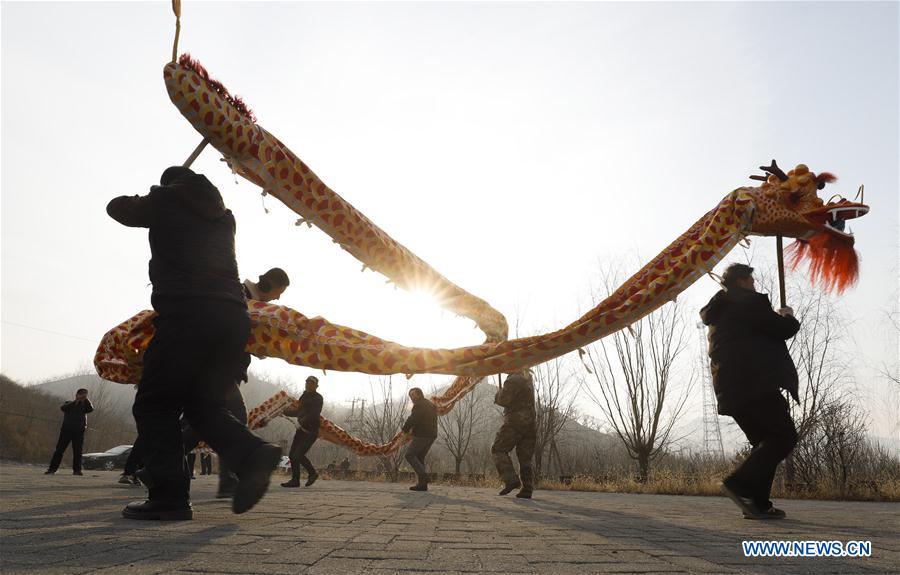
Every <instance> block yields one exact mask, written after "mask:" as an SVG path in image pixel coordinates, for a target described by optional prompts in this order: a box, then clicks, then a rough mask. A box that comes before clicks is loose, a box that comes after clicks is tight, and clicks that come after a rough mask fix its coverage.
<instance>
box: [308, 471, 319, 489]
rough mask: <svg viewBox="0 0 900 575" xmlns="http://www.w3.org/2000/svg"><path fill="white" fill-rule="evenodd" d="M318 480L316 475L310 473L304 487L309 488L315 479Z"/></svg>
mask: <svg viewBox="0 0 900 575" xmlns="http://www.w3.org/2000/svg"><path fill="white" fill-rule="evenodd" d="M318 478H319V474H318V473H310V474H309V477H307V478H306V486H307V487H309V486H310V485H312V484H313V483H315V482H316V479H318Z"/></svg>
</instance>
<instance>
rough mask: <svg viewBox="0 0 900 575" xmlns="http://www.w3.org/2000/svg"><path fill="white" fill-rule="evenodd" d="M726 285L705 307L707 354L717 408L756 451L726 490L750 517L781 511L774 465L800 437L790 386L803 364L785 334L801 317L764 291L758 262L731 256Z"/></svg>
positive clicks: (769, 516) (795, 327)
mask: <svg viewBox="0 0 900 575" xmlns="http://www.w3.org/2000/svg"><path fill="white" fill-rule="evenodd" d="M722 283H723V286H724V288H725V289H723V290H721V291H719V292H718V293H716V295H714V296H713V298H712V299H711V300H710V301H709V303H708V304H706V306H705V307H704V308H703V309H702V310H700V317H701V318H702V320H703V323H704V324H705V325H707V326H709V332H708V337H709V358H710V368H711V371H712V378H713V388H714V390H715V393H716V402H717V404H718V411H719V414H721V415H729V416H731V417H732V418H734V421H735V422H736V423H737V424H738V426H740V428H741V430H742V431H743V432H744V434H745V435H746V436H747V440H748V441H749V442H750V444H751V445H752V446H753V449H752V451H751V453H750V456H749V457H748V458H747V459H746V461H744V463H743V464H741V465H740V466H739V467H738V468H737V469H736V470H735V471H734V473H732V474H731V475H729V476H728V477H727V478H726V479H725V480H724V481H723V482H722V486H723V489H724V491H725V493H726V494H727V495H728V496H729V497H730V498H731V499H732V500H733V501H734V502H735V503H736V504H737V505H738V507H740V508H741V510H742V511H743V512H744V517H746V518H748V519H780V518H783V517H784V516H785V513H784V512H783V511H781V510H780V509H776V508H775V507H773V505H772V502H771V501H769V495H770V494H771V490H772V481H773V480H774V478H775V469H776V468H777V467H778V464H779V463H780V462H781V461H782V460H783V459H784V458H786V457H787V456H788V455H789V454H790V452H791V450H792V449H793V448H794V446H795V445H796V444H797V431H796V429H795V428H794V422H793V420H792V419H791V413H790V406H789V405H788V402H787V400H786V399H785V398H784V396H783V395H782V394H781V390H786V391H787V392H788V393H790V395H791V397H793V398H794V400H795V401H797V399H798V397H797V369H796V368H795V367H794V362H793V360H792V359H791V356H790V354H789V353H788V349H787V344H786V343H785V340H787V339H790V338H792V337H794V335H795V334H796V333H797V331H798V330H799V329H800V322H799V321H797V319H796V318H794V312H793V310H792V309H791V308H789V307H785V308H781V309H779V310H778V312H777V313H776V312H775V311H773V310H772V305H771V303H770V302H769V298H768V296H767V295H766V294H761V293H758V292H757V291H756V289H755V284H754V280H753V268H751V267H749V266H746V265H744V264H732V265H731V266H729V267H728V269H727V270H725V274H724V275H723V282H722Z"/></svg>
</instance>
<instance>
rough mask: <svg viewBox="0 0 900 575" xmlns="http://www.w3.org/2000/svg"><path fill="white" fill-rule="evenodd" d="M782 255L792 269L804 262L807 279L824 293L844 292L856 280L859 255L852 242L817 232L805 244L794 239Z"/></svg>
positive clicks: (857, 277)
mask: <svg viewBox="0 0 900 575" xmlns="http://www.w3.org/2000/svg"><path fill="white" fill-rule="evenodd" d="M785 252H786V255H787V257H788V265H790V267H791V269H792V270H795V269H797V267H798V266H799V265H800V263H801V262H803V261H806V262H807V264H808V266H809V275H810V279H811V280H812V282H813V283H814V284H819V285H820V286H821V287H822V288H823V289H824V290H826V291H830V292H836V293H838V294H840V293H843V292H844V290H845V289H847V288H848V287H850V286H852V285H853V284H855V283H856V280H857V279H859V255H858V254H857V253H856V250H855V249H853V240H852V239H850V240H845V239H843V238H839V237H836V236H834V235H832V234H829V233H827V232H826V233H820V234H816V235H814V236H813V237H811V238H810V239H809V240H808V241H804V240H797V241H796V242H794V243H793V244H791V245H790V246H788V247H787V249H786V250H785Z"/></svg>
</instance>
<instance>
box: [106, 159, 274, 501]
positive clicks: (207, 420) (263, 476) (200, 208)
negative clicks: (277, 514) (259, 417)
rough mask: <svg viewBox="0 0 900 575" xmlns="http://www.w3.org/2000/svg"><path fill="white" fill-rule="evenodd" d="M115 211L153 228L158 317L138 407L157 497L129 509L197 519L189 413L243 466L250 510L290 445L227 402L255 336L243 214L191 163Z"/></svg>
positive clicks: (113, 205)
mask: <svg viewBox="0 0 900 575" xmlns="http://www.w3.org/2000/svg"><path fill="white" fill-rule="evenodd" d="M198 150H199V148H198ZM198 153H199V152H198ZM106 211H107V213H108V214H109V215H110V217H112V218H113V219H115V220H116V221H117V222H119V223H121V224H123V225H125V226H129V227H140V228H149V230H150V233H149V240H150V252H151V260H150V281H151V282H152V284H153V294H152V297H151V302H152V304H153V309H154V310H156V312H157V314H158V315H157V317H156V318H154V320H153V325H154V328H155V334H154V336H153V339H152V340H151V342H150V345H149V347H148V348H147V351H146V352H145V353H144V358H143V364H144V365H143V372H142V375H141V382H140V385H139V386H138V390H137V395H136V397H135V400H134V407H133V409H132V411H133V413H134V419H135V422H136V423H137V428H138V436H139V440H140V442H141V444H142V447H143V450H144V464H145V472H146V473H145V474H144V475H145V476H146V478H147V480H148V486H149V490H150V493H149V498H148V500H147V501H142V502H134V503H131V504H129V505H128V506H127V507H125V509H124V510H123V512H122V514H123V516H124V517H126V518H128V519H191V518H193V510H192V508H191V504H190V476H189V475H188V472H187V467H186V465H185V458H184V447H183V439H182V432H181V426H180V424H179V418H180V416H181V415H182V413H184V416H185V418H186V419H187V421H188V422H189V423H190V424H191V426H192V427H193V428H195V429H196V430H197V432H198V433H199V434H200V436H201V437H203V438H204V439H205V440H206V441H207V442H208V443H209V444H210V446H212V448H213V449H215V450H216V452H218V453H219V454H220V456H221V457H222V458H223V459H224V460H225V461H226V463H227V464H228V466H229V467H230V468H231V469H234V470H235V471H236V472H237V475H238V477H239V479H240V483H239V484H238V487H237V490H236V492H235V494H234V499H233V503H232V509H233V510H234V512H235V513H243V512H245V511H247V510H249V509H250V508H251V507H253V506H254V505H255V504H256V503H257V502H258V501H259V500H260V499H261V498H262V496H263V495H264V494H265V492H266V490H267V488H268V486H269V478H270V477H271V474H272V471H273V470H274V468H275V466H276V465H277V463H278V461H279V460H280V459H281V449H280V448H279V447H278V446H276V445H271V444H269V443H266V442H264V441H263V440H262V439H260V438H258V437H257V436H255V435H253V433H251V432H250V430H249V429H247V426H246V425H245V424H243V423H242V422H240V421H238V420H237V419H236V418H235V417H234V415H232V414H231V413H230V412H229V409H228V401H227V398H228V397H229V396H231V395H232V394H234V393H235V392H236V393H237V394H238V395H240V391H238V390H237V383H236V382H237V381H238V380H239V379H240V378H241V376H242V375H243V373H244V369H245V368H246V360H245V358H246V355H245V352H244V349H245V347H246V345H247V339H248V337H249V334H250V318H249V316H248V315H247V303H246V301H245V300H244V294H243V290H242V289H241V283H240V280H239V279H238V271H237V262H236V261H235V252H234V234H235V221H234V216H233V215H232V213H231V211H230V210H228V209H227V208H226V207H225V204H224V202H223V201H222V196H221V194H219V190H218V189H216V187H215V186H213V185H212V183H211V182H210V181H209V180H207V179H206V178H205V177H204V176H202V175H200V174H195V173H194V172H193V171H191V170H190V169H188V168H187V167H183V166H175V167H171V168H168V169H167V170H165V171H164V172H163V174H162V176H161V177H160V185H159V186H153V187H152V188H151V189H150V193H149V194H147V195H146V196H121V197H118V198H115V199H113V200H112V201H110V202H109V205H107V207H106ZM142 479H143V478H142Z"/></svg>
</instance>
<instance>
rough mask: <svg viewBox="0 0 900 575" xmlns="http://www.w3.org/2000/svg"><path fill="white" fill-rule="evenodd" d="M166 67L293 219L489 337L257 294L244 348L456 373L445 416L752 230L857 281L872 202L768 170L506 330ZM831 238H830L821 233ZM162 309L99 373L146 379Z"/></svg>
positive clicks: (207, 127)
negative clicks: (532, 322)
mask: <svg viewBox="0 0 900 575" xmlns="http://www.w3.org/2000/svg"><path fill="white" fill-rule="evenodd" d="M163 76H164V79H165V82H166V87H167V89H168V91H169V95H170V98H171V100H172V102H173V103H174V104H175V105H176V106H177V107H178V109H179V110H180V111H181V112H182V114H183V115H184V116H185V117H186V118H187V119H188V121H190V122H191V124H192V125H193V126H194V127H195V128H196V129H197V131H198V132H200V133H201V134H202V135H203V136H204V138H206V139H207V140H209V142H210V143H211V144H212V145H213V146H214V147H215V148H216V149H217V150H219V151H220V152H221V153H222V155H223V156H224V157H225V159H226V161H227V162H228V163H229V165H230V166H231V167H232V169H234V170H235V171H236V172H237V173H239V174H240V175H241V176H243V177H244V178H246V179H248V180H250V181H251V182H253V183H255V184H257V185H259V186H260V187H262V188H263V190H264V193H267V194H271V195H273V196H275V197H276V198H278V199H279V200H281V201H282V202H283V203H285V205H287V206H288V207H289V208H291V209H292V210H293V211H295V212H296V213H297V214H298V215H300V216H301V220H300V221H298V224H299V223H301V222H307V223H309V224H314V225H316V226H317V227H319V228H320V229H322V231H324V232H325V233H327V234H328V235H329V236H331V237H332V239H333V240H334V241H335V242H336V243H338V244H339V245H340V246H341V247H342V248H343V249H344V250H346V251H347V252H349V253H350V254H352V255H353V256H354V257H356V258H357V259H358V260H359V261H361V262H362V263H363V265H364V268H365V267H369V268H371V269H373V270H376V271H378V272H380V273H382V274H384V275H385V276H387V277H388V278H389V279H390V280H391V281H393V282H394V283H395V284H396V285H398V286H399V287H402V288H404V289H420V290H423V291H425V292H427V293H430V294H431V295H433V296H434V297H435V298H436V299H437V301H438V302H439V303H440V304H441V305H442V306H443V307H445V308H447V309H449V310H451V311H453V312H455V313H457V314H459V315H462V316H465V317H468V318H470V319H472V320H474V321H475V322H476V323H477V324H478V326H479V327H480V328H481V329H482V331H483V332H484V333H485V335H486V341H485V343H482V344H480V345H473V346H469V347H462V348H455V349H426V348H416V347H408V346H403V345H400V344H397V343H394V342H391V341H387V340H383V339H381V338H378V337H376V336H374V335H370V334H367V333H365V332H362V331H359V330H356V329H353V328H350V327H345V326H340V325H336V324H332V323H330V322H328V321H327V320H325V319H324V318H321V317H314V318H308V317H306V316H305V315H303V314H302V313H300V312H298V311H295V310H292V309H290V308H287V307H284V306H279V305H274V304H268V303H264V302H258V301H250V302H249V303H248V307H249V314H250V320H251V336H250V339H249V341H248V344H247V351H249V352H250V353H253V354H254V355H257V356H259V357H278V358H281V359H283V360H285V361H287V362H289V363H292V364H295V365H303V366H307V367H311V368H316V369H323V370H338V371H353V372H361V373H368V374H375V375H387V374H407V375H411V374H420V373H434V374H447V375H455V376H457V377H456V379H455V380H454V381H453V383H452V384H451V385H450V386H449V387H448V389H447V390H446V391H445V392H444V393H442V394H441V395H439V396H436V397H432V401H434V402H435V404H436V406H437V408H438V411H439V413H446V412H447V411H449V410H450V409H452V407H453V405H454V404H455V402H456V401H458V400H459V399H460V398H461V397H463V396H464V395H465V394H466V393H467V392H468V391H470V390H471V389H472V388H473V387H474V386H475V385H477V383H478V382H479V381H480V380H481V378H483V377H485V376H488V375H492V374H496V373H510V372H514V371H520V370H523V369H526V368H528V367H531V366H534V365H537V364H539V363H543V362H545V361H548V360H550V359H553V358H556V357H559V356H561V355H564V354H566V353H569V352H571V351H573V350H576V349H579V348H581V347H583V346H584V345H587V344H589V343H592V342H594V341H597V340H598V339H600V338H602V337H604V336H606V335H609V334H611V333H613V332H615V331H618V330H620V329H622V328H624V327H626V326H628V325H629V324H631V323H634V322H636V321H638V320H640V319H641V318H642V317H644V316H646V315H647V314H649V313H651V312H653V311H654V310H655V309H657V308H659V307H660V306H662V305H664V304H665V303H667V302H669V301H672V300H673V299H675V298H676V297H677V296H678V294H680V293H681V292H682V291H684V290H685V289H686V288H687V287H688V286H690V285H691V284H693V283H694V282H695V281H696V280H697V279H698V278H700V277H701V276H702V275H703V274H705V273H707V272H710V271H711V270H712V269H713V267H714V266H715V265H716V264H717V263H718V262H719V261H721V260H722V258H723V257H724V256H725V255H726V254H727V253H728V252H729V251H730V250H731V249H732V248H733V247H734V246H735V245H736V244H737V243H738V242H739V241H740V240H741V239H743V238H744V237H745V236H747V235H749V234H758V235H776V234H779V235H786V236H789V237H794V238H798V240H799V241H800V242H801V244H800V246H801V247H800V248H799V249H797V250H796V252H795V254H797V257H796V260H797V261H799V259H801V258H802V257H811V258H812V259H813V261H814V262H815V261H819V262H820V264H821V262H825V263H824V264H821V265H820V266H819V268H820V279H822V280H823V282H824V283H825V284H829V283H830V285H831V286H832V287H834V286H836V287H838V288H841V289H842V288H843V287H845V286H846V285H849V283H852V280H853V279H854V277H855V273H856V268H855V263H854V264H853V265H845V266H844V269H843V270H842V271H839V272H835V271H834V270H833V269H832V267H833V266H831V265H830V263H831V262H832V261H835V260H836V259H840V258H843V260H847V258H849V257H850V256H848V255H847V254H848V253H851V254H853V257H852V258H850V259H853V261H854V262H855V259H854V258H855V252H853V247H852V246H853V239H852V236H848V235H847V234H844V233H843V231H842V223H843V220H844V219H849V218H851V217H858V216H859V215H862V214H864V213H866V212H867V211H868V208H867V207H866V206H864V205H862V204H855V203H852V202H847V201H846V200H841V201H840V202H838V203H829V204H827V205H825V204H824V203H823V202H822V201H821V200H820V199H819V198H818V196H817V193H816V190H817V189H819V188H820V187H821V186H820V185H819V184H820V183H821V182H820V180H821V179H822V177H823V176H822V175H820V176H819V177H817V176H815V174H812V173H811V172H809V170H808V168H806V166H803V165H800V166H797V168H795V169H794V170H792V171H791V172H790V173H789V174H784V173H777V174H775V173H772V174H771V175H770V176H769V177H768V178H767V179H766V178H761V179H764V180H765V181H764V183H763V184H762V185H761V186H759V187H742V188H738V189H736V190H734V191H733V192H731V193H729V194H728V195H727V196H725V198H723V199H722V200H721V201H720V202H719V204H718V205H716V206H715V207H714V208H713V209H712V210H710V211H709V212H708V213H706V214H705V215H704V216H703V217H701V218H700V219H699V220H698V221H697V222H696V223H694V225H692V226H691V227H690V228H689V229H688V230H687V231H686V232H685V233H683V234H682V235H681V236H680V237H678V238H677V239H676V240H675V241H674V242H672V243H671V244H670V245H669V246H667V247H666V248H665V249H664V250H663V251H662V252H660V253H659V255H657V256H656V257H655V258H653V259H652V260H651V261H650V262H649V263H647V264H646V265H645V266H644V267H643V268H641V269H640V270H639V271H638V272H637V273H635V274H634V275H633V276H631V277H630V278H629V279H628V280H627V281H625V283H623V284H622V285H621V286H620V287H619V288H618V289H617V290H616V291H615V292H614V293H612V294H610V295H609V296H608V297H607V298H606V299H604V300H603V301H602V302H600V303H599V304H598V305H597V306H596V307H594V308H593V309H592V310H590V311H589V312H587V313H586V314H584V315H583V316H581V317H580V318H578V319H577V320H575V321H574V322H572V323H571V324H569V325H567V326H566V327H564V328H562V329H560V330H557V331H554V332H551V333H547V334H542V335H536V336H532V337H526V338H519V339H514V340H507V331H508V328H507V322H506V319H505V318H504V317H503V315H502V314H500V313H499V312H498V311H497V310H495V309H494V308H492V307H491V306H490V305H488V304H487V303H486V302H484V301H483V300H481V299H480V298H477V297H475V296H473V295H471V294H469V293H468V292H466V291H465V290H463V289H462V288H460V287H459V286H457V285H455V284H453V283H452V282H450V281H449V280H447V279H446V278H444V276H442V275H441V274H439V273H438V272H437V271H436V270H434V269H433V268H432V267H431V266H429V265H428V264H427V263H426V262H424V261H423V260H421V259H420V258H418V257H417V256H416V255H415V254H413V253H412V252H411V251H410V250H408V249H407V248H405V247H404V246H402V245H400V244H399V243H398V242H396V241H394V240H393V239H392V238H391V237H390V236H389V235H388V234H387V233H385V232H384V231H383V230H381V229H380V228H378V227H377V226H376V225H375V224H374V223H372V221H371V220H369V219H368V218H367V217H366V216H365V215H363V214H362V213H360V212H359V211H358V210H356V209H355V208H354V207H353V206H351V205H350V204H349V203H348V202H347V201H346V200H344V199H343V198H341V197H340V196H339V195H338V194H336V193H335V192H334V191H332V190H331V189H329V188H328V187H327V186H326V185H325V184H324V183H323V182H322V181H321V180H319V178H318V177H317V176H316V175H315V174H314V173H313V172H312V170H310V169H309V167H308V166H307V165H306V164H305V163H304V162H303V161H302V160H300V159H299V158H298V157H296V156H295V155H294V154H293V153H292V152H291V151H290V150H289V149H288V148H287V147H286V146H285V145H284V144H282V143H281V142H280V141H279V140H278V139H277V138H275V137H274V136H273V135H271V134H270V133H269V132H267V131H266V130H265V129H263V128H262V127H260V126H258V125H257V124H256V123H255V119H254V118H253V115H252V114H251V113H250V112H249V110H247V108H246V106H244V105H243V103H242V102H240V100H238V99H235V98H232V97H231V96H230V95H229V94H228V92H227V90H225V89H224V88H223V87H222V86H221V84H219V83H218V82H215V81H213V80H210V78H209V76H208V74H207V73H206V71H205V70H204V69H203V68H202V66H200V65H199V64H198V63H196V62H195V61H193V60H191V59H190V58H189V57H187V56H182V58H181V59H180V60H179V62H178V63H177V64H176V63H174V62H173V63H170V64H167V65H166V67H165V69H164V71H163ZM773 166H774V163H773ZM832 179H833V178H832ZM822 185H824V184H822ZM838 221H840V222H841V225H837V222H838ZM839 227H840V228H841V229H840V230H838V228H839ZM822 236H824V237H825V238H826V240H825V241H818V243H816V242H817V240H816V238H819V237H822ZM848 238H849V239H848ZM823 246H824V247H823ZM829 250H830V251H829ZM826 252H827V253H826ZM836 254H839V256H840V257H838V255H836ZM816 258H818V259H816ZM843 260H842V261H843ZM836 274H837V275H836ZM154 315H155V314H154V312H152V311H143V312H140V313H138V314H137V315H135V316H134V317H132V318H129V319H128V320H126V321H124V322H123V323H121V324H120V325H118V326H116V327H115V328H113V329H112V330H110V331H109V332H108V333H107V334H106V335H105V336H104V337H103V340H102V341H101V343H100V346H99V348H98V350H97V354H96V356H95V366H96V368H97V372H98V374H99V375H100V376H101V377H103V378H105V379H108V380H111V381H116V382H120V383H131V384H134V383H138V382H139V380H140V370H141V356H142V354H143V351H144V350H145V349H146V347H147V345H148V344H149V342H150V340H151V339H152V337H153V324H152V319H153V317H154ZM293 401H294V400H293V399H291V398H289V397H288V396H287V395H286V394H278V395H276V396H275V397H273V398H271V399H270V400H268V401H267V402H265V403H264V404H263V405H261V406H259V407H257V408H256V409H254V410H251V412H250V416H249V417H250V425H251V427H260V426H262V425H265V424H266V423H267V422H268V421H270V420H271V419H272V418H273V417H276V416H277V415H278V414H280V413H281V412H282V411H284V409H285V408H286V407H288V406H289V405H290V404H291V402H293ZM320 436H321V437H323V438H325V439H327V440H329V441H333V442H335V443H338V444H340V445H344V446H347V447H348V448H351V449H353V450H354V451H356V452H357V453H360V454H363V455H372V454H376V453H386V452H388V451H391V450H393V449H396V448H397V447H399V445H401V444H402V443H404V442H405V440H406V438H405V437H404V436H402V435H401V434H399V433H398V434H397V436H395V437H394V438H393V439H392V440H391V442H389V443H388V444H385V445H381V446H379V445H374V444H368V443H365V442H362V441H359V440H357V439H355V438H352V437H351V436H350V435H349V434H347V432H346V431H344V430H342V429H341V428H340V427H338V426H336V425H334V424H333V423H331V422H329V421H328V420H326V419H323V422H322V427H321V429H320Z"/></svg>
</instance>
